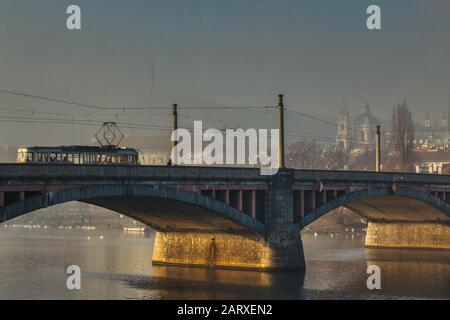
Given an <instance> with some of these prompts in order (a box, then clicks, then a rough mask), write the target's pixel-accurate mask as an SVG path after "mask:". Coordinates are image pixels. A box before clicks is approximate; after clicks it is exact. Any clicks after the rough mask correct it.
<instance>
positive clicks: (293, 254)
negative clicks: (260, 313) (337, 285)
mask: <svg viewBox="0 0 450 320" xmlns="http://www.w3.org/2000/svg"><path fill="white" fill-rule="evenodd" d="M71 201H80V202H84V203H89V204H93V205H97V206H100V207H103V208H107V209H110V210H113V211H116V212H119V213H122V214H124V215H127V216H129V217H131V218H133V219H136V220H138V221H140V222H143V223H144V224H146V225H148V226H150V227H152V228H154V229H155V230H156V231H158V232H157V234H156V239H155V245H154V250H153V263H156V264H164V265H171V264H173V265H189V266H202V267H205V266H207V267H221V268H238V269H257V270H273V269H302V268H304V258H303V251H302V247H301V240H300V235H299V233H298V230H297V228H296V227H295V226H294V225H292V232H291V238H290V239H289V238H288V237H287V236H286V232H283V233H281V232H280V233H277V232H271V233H270V234H268V232H267V230H266V226H265V225H264V224H263V223H261V222H259V221H257V220H256V219H254V218H252V217H251V216H248V215H246V214H245V213H242V212H240V211H238V210H236V209H235V208H233V207H231V206H229V205H227V204H225V203H222V202H220V201H217V200H214V199H212V198H209V197H206V196H203V195H201V194H199V193H194V192H189V191H185V190H182V189H176V188H165V187H161V186H157V185H155V186H153V185H96V186H89V187H80V188H74V189H65V190H61V191H56V192H49V193H46V194H43V195H42V196H37V197H33V198H29V199H25V200H23V201H19V202H17V203H14V204H11V205H9V206H6V207H2V208H0V223H1V222H5V221H8V220H10V219H14V218H17V217H20V216H22V215H24V214H27V213H29V212H32V211H36V210H39V209H43V208H47V207H50V206H54V205H57V204H62V203H66V202H71ZM278 235H280V237H282V241H280V240H279V238H278Z"/></svg>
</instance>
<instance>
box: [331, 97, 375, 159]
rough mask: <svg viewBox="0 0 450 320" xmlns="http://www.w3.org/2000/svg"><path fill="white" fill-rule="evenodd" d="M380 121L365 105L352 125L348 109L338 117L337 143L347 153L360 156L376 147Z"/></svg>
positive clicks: (367, 105) (365, 104) (366, 104)
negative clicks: (359, 154) (377, 129)
mask: <svg viewBox="0 0 450 320" xmlns="http://www.w3.org/2000/svg"><path fill="white" fill-rule="evenodd" d="M378 125H380V121H379V120H378V119H377V118H376V117H375V116H373V115H372V113H371V112H370V106H369V104H368V103H367V102H365V103H364V105H363V109H362V113H361V114H360V115H359V116H358V117H356V118H355V119H354V120H353V123H351V120H350V115H349V112H348V110H347V107H346V106H344V109H343V110H342V111H341V112H340V113H339V115H338V130H337V136H336V142H337V143H340V144H342V145H343V146H344V148H345V150H346V151H349V152H350V153H352V154H358V153H361V152H363V151H364V150H366V149H372V148H374V146H375V138H376V126H378Z"/></svg>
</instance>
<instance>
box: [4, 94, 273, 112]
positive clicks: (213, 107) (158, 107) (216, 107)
mask: <svg viewBox="0 0 450 320" xmlns="http://www.w3.org/2000/svg"><path fill="white" fill-rule="evenodd" d="M0 93H3V94H7V95H13V96H18V97H24V98H29V99H36V100H42V101H48V102H55V103H61V104H67V105H73V106H79V107H84V108H89V109H96V110H103V111H111V110H122V111H126V110H171V109H172V106H171V105H170V106H169V105H167V106H165V105H155V106H125V105H124V106H118V107H117V106H115V107H113V106H100V105H94V104H87V103H82V102H76V101H71V100H65V99H60V98H53V97H46V96H38V95H34V94H30V93H24V92H19V91H12V90H5V89H0ZM181 107H182V108H183V109H185V110H219V109H222V110H223V109H225V110H258V109H270V108H276V107H274V106H221V105H209V106H208V105H204V106H189V105H186V106H181Z"/></svg>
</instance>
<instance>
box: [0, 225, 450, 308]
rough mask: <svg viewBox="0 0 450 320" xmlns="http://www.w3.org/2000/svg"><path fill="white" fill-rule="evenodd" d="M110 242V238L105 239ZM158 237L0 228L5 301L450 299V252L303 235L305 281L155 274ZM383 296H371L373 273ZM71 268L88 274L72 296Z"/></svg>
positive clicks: (240, 274)
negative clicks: (374, 268)
mask: <svg viewBox="0 0 450 320" xmlns="http://www.w3.org/2000/svg"><path fill="white" fill-rule="evenodd" d="M102 237H103V238H102ZM153 238H154V234H153V233H151V234H150V235H147V236H145V235H144V234H125V233H123V232H121V231H103V230H97V231H81V230H57V229H47V230H43V229H39V230H25V229H19V228H11V227H7V228H6V227H3V226H1V227H0V299H399V298H400V299H404V298H413V299H416V298H420V299H421V298H439V299H450V252H449V251H425V250H390V249H366V248H364V245H363V243H364V236H363V235H359V236H357V235H356V233H355V234H354V235H353V237H352V235H351V234H335V235H334V236H333V237H331V236H330V235H318V236H316V237H315V236H314V235H310V234H304V235H303V244H304V248H305V256H306V263H307V272H306V274H305V275H304V276H302V275H301V274H298V273H280V274H270V273H260V272H249V271H229V270H209V269H203V268H182V267H160V266H152V264H151V255H152V249H153ZM374 264H375V265H378V266H379V267H380V268H381V281H382V283H381V285H382V289H381V290H377V291H370V290H368V289H367V286H366V281H367V278H368V275H367V274H366V269H367V267H368V266H369V265H374ZM69 265H78V266H80V268H81V270H82V279H81V286H82V288H81V290H72V291H71V290H68V289H67V287H66V280H67V277H68V275H67V274H66V273H65V270H66V268H67V267H68V266H69Z"/></svg>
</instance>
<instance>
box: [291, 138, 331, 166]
mask: <svg viewBox="0 0 450 320" xmlns="http://www.w3.org/2000/svg"><path fill="white" fill-rule="evenodd" d="M322 153H323V151H322V148H321V146H320V145H319V144H318V143H317V142H316V141H314V140H306V139H305V140H300V141H297V142H295V143H293V144H291V145H289V146H288V148H287V157H286V159H287V161H286V162H287V165H288V166H289V167H290V168H294V169H321V168H322V167H323V165H322Z"/></svg>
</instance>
